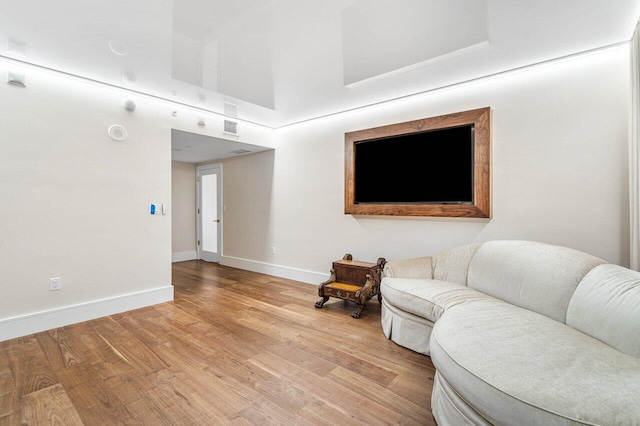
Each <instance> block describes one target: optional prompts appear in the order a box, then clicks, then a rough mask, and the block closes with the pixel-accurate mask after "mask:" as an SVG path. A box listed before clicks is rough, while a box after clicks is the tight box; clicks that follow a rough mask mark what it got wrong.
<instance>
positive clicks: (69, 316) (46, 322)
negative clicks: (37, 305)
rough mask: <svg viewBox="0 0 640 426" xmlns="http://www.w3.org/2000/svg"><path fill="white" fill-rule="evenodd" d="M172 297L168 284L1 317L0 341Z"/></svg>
mask: <svg viewBox="0 0 640 426" xmlns="http://www.w3.org/2000/svg"><path fill="white" fill-rule="evenodd" d="M172 300H173V286H172V285H168V286H164V287H158V288H154V289H150V290H144V291H139V292H136V293H130V294H123V295H120V296H115V297H110V298H107V299H100V300H94V301H91V302H85V303H78V304H76V305H69V306H63V307H61V308H55V309H50V310H46V311H40V312H34V313H31V314H26V315H20V316H17V317H10V318H4V319H0V342H2V341H4V340H9V339H15V338H16V337H22V336H27V335H29V334H33V333H39V332H41V331H46V330H51V329H53V328H57V327H63V326H65V325H71V324H75V323H79V322H83V321H89V320H92V319H96V318H100V317H105V316H108V315H113V314H118V313H121V312H125V311H131V310H134V309H139V308H144V307H146V306H151V305H156V304H158V303H164V302H170V301H172Z"/></svg>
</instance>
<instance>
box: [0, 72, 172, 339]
mask: <svg viewBox="0 0 640 426" xmlns="http://www.w3.org/2000/svg"><path fill="white" fill-rule="evenodd" d="M8 68H9V65H8V64H6V63H0V75H6V72H7V69H8ZM11 69H16V66H14V65H12V66H11ZM25 71H26V73H27V84H28V87H26V88H21V87H16V86H11V85H8V84H5V83H2V84H0V99H2V101H1V102H0V146H1V152H2V154H1V155H0V200H1V202H0V236H1V237H0V241H1V242H0V271H2V279H0V293H1V294H2V297H0V340H4V339H7V338H11V337H15V336H18V335H23V334H29V333H31V332H35V331H39V330H44V329H48V328H52V327H56V326H59V325H63V324H68V323H72V322H76V321H80V320H84V319H88V318H93V317H98V316H102V315H106V314H110V313H113V312H119V311H123V310H127V309H133V308H136V307H140V306H145V305H149V304H153V303H158V302H161V301H166V300H171V299H172V298H173V287H172V286H171V222H170V221H171V217H170V215H167V216H162V215H159V216H151V215H150V214H149V204H150V203H152V202H154V203H170V201H171V200H170V198H171V147H170V138H171V130H170V123H169V121H168V119H165V118H163V117H170V111H169V107H167V106H162V105H159V104H157V103H154V102H152V101H149V100H145V99H143V98H142V99H137V98H136V99H135V100H136V102H137V104H138V108H137V110H136V111H135V112H133V113H129V112H127V111H125V110H124V108H123V107H122V101H123V99H125V95H123V94H122V93H121V92H118V91H116V90H114V89H111V88H105V87H103V86H99V85H96V84H91V83H86V82H81V81H78V80H75V79H70V78H68V77H61V76H58V75H55V74H52V73H48V72H43V71H37V70H33V69H27V70H25ZM112 124H121V125H123V126H125V127H126V128H127V130H128V133H129V137H128V139H127V140H126V141H123V142H115V141H113V140H111V139H110V138H109V137H108V135H107V129H108V127H109V126H110V125H112ZM51 277H62V289H61V290H59V291H55V292H51V291H49V278H51Z"/></svg>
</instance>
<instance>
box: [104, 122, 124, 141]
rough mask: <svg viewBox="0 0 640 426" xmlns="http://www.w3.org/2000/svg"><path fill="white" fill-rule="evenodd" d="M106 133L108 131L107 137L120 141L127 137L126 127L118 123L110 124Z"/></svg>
mask: <svg viewBox="0 0 640 426" xmlns="http://www.w3.org/2000/svg"><path fill="white" fill-rule="evenodd" d="M107 133H109V137H110V138H111V139H113V140H114V141H118V142H120V141H123V140H125V139H127V129H125V128H124V127H122V126H120V125H119V124H114V125H112V126H110V127H109V130H108V132H107Z"/></svg>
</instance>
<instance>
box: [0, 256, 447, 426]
mask: <svg viewBox="0 0 640 426" xmlns="http://www.w3.org/2000/svg"><path fill="white" fill-rule="evenodd" d="M173 284H174V290H175V299H174V301H173V302H171V303H163V304H159V305H155V306H151V307H147V308H143V309H138V310H135V311H131V312H125V313H121V314H117V315H112V316H110V317H105V318H99V319H96V320H92V321H87V322H84V323H80V324H74V325H70V326H66V327H63V328H58V329H54V330H49V331H47V332H43V333H38V334H36V335H32V336H25V337H23V338H19V339H13V340H9V341H6V342H0V426H4V425H12V426H13V425H21V424H22V423H23V422H24V423H27V424H30V425H40V424H50V422H49V420H50V419H66V418H67V417H68V419H69V420H64V422H65V423H62V424H86V425H94V424H95V425H98V424H99V425H102V424H131V425H147V424H149V425H162V424H171V425H212V424H215V425H218V424H220V425H224V424H233V425H254V424H287V425H288V424H295V425H304V424H312V425H316V424H317V425H326V424H331V425H335V424H340V425H356V424H367V425H383V424H385V425H386V424H406V425H416V424H423V425H433V424H434V421H433V417H432V416H431V411H430V405H429V399H430V396H431V389H432V383H433V376H434V373H435V370H434V368H433V364H432V363H431V360H430V359H429V357H426V356H423V355H420V354H416V353H414V352H411V351H409V350H407V349H404V348H401V347H399V346H397V345H396V344H395V343H393V342H391V341H389V340H387V339H386V338H385V337H384V335H383V334H382V331H381V328H380V309H379V306H378V304H377V303H376V302H375V301H371V302H370V303H369V304H367V307H366V308H365V310H364V311H363V313H362V316H361V318H360V319H354V318H352V317H351V312H352V311H353V310H354V309H355V307H354V305H353V304H348V303H343V302H342V301H339V300H337V301H330V302H328V303H327V304H326V305H325V307H324V308H322V309H316V308H315V307H314V304H315V302H316V301H317V299H318V296H317V288H316V286H311V285H307V284H302V283H298V282H295V281H291V280H285V279H279V278H276V277H272V276H268V275H262V274H257V273H253V272H249V271H242V270H238V269H234V268H229V267H224V266H220V265H217V264H213V263H206V262H201V261H188V262H180V263H175V264H173ZM21 401H22V402H21ZM47 416H48V417H47ZM65 416H67V417H65Z"/></svg>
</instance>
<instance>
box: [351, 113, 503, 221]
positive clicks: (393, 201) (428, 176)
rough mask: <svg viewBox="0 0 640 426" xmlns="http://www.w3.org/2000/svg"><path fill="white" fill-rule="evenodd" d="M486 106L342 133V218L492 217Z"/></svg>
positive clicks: (489, 136) (489, 122) (489, 135)
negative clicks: (343, 177)
mask: <svg viewBox="0 0 640 426" xmlns="http://www.w3.org/2000/svg"><path fill="white" fill-rule="evenodd" d="M490 124H491V109H490V108H481V109H477V110H470V111H464V112H459V113H453V114H447V115H443V116H439V117H430V118H424V119H421V120H415V121H409V122H405V123H398V124H392V125H389V126H382V127H376V128H371V129H364V130H358V131H354V132H349V133H346V134H345V213H346V214H354V215H398V216H443V217H482V218H487V217H491V132H490V127H491V126H490Z"/></svg>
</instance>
